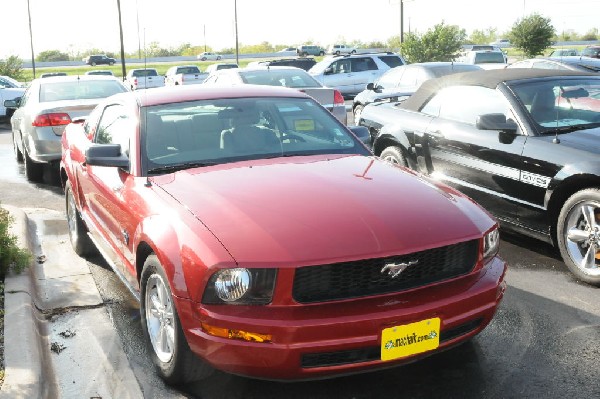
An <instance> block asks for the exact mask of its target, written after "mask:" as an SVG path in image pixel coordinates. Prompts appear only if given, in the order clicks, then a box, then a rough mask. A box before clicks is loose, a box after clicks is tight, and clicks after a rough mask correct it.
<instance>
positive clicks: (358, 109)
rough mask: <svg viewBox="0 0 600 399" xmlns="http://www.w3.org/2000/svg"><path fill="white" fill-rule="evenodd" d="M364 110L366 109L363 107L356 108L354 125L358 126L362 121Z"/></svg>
mask: <svg viewBox="0 0 600 399" xmlns="http://www.w3.org/2000/svg"><path fill="white" fill-rule="evenodd" d="M363 109H365V107H364V106H362V105H357V106H356V107H354V124H355V125H356V126H358V122H359V121H360V116H361V115H362V112H363Z"/></svg>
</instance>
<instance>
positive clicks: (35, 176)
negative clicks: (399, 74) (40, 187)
mask: <svg viewBox="0 0 600 399" xmlns="http://www.w3.org/2000/svg"><path fill="white" fill-rule="evenodd" d="M23 163H24V164H25V176H26V177H27V180H29V181H32V182H40V181H42V176H43V173H44V165H42V164H41V163H37V162H34V161H33V160H32V159H31V158H30V157H29V154H28V153H27V148H26V147H25V145H23Z"/></svg>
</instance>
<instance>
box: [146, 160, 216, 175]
mask: <svg viewBox="0 0 600 399" xmlns="http://www.w3.org/2000/svg"><path fill="white" fill-rule="evenodd" d="M212 165H218V162H207V161H195V162H184V163H177V164H173V165H165V166H158V167H156V168H152V169H149V170H148V173H153V174H158V173H170V172H177V171H179V170H184V169H191V168H200V167H204V166H212Z"/></svg>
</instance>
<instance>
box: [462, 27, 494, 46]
mask: <svg viewBox="0 0 600 399" xmlns="http://www.w3.org/2000/svg"><path fill="white" fill-rule="evenodd" d="M497 32H498V30H497V29H496V28H491V27H490V28H487V29H486V30H479V29H475V30H474V31H473V32H471V36H469V40H468V42H469V43H470V44H487V43H491V42H493V41H494V40H495V39H496V33H497Z"/></svg>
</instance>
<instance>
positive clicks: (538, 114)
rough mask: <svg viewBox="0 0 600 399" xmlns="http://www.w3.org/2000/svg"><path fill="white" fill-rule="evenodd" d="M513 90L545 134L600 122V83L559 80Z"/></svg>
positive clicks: (522, 86) (531, 84)
mask: <svg viewBox="0 0 600 399" xmlns="http://www.w3.org/2000/svg"><path fill="white" fill-rule="evenodd" d="M513 90H514V92H515V94H516V95H517V97H519V99H520V100H521V102H522V103H523V104H524V105H525V108H526V109H527V111H528V112H529V113H530V114H531V117H532V118H533V120H534V121H535V122H536V123H537V124H538V125H539V126H540V128H541V131H542V132H553V131H555V130H556V128H561V130H569V128H571V129H572V130H576V129H585V128H587V127H593V126H594V125H597V124H598V123H599V122H600V79H590V78H585V79H584V78H582V79H559V78H557V79H555V80H551V81H547V80H545V81H542V82H539V81H538V82H532V83H523V84H519V85H518V86H515V87H513Z"/></svg>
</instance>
